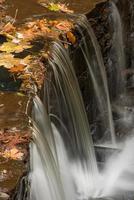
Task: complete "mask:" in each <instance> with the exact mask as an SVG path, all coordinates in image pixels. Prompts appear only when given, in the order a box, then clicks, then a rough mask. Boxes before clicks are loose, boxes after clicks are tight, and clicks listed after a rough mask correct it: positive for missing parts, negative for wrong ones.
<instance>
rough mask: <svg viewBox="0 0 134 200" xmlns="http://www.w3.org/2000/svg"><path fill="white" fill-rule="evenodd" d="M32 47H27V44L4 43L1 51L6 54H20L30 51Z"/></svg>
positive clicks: (0, 48) (0, 47)
mask: <svg viewBox="0 0 134 200" xmlns="http://www.w3.org/2000/svg"><path fill="white" fill-rule="evenodd" d="M31 47H32V46H30V45H26V44H16V43H13V42H4V43H3V44H2V45H1V46H0V51H3V52H6V53H12V52H15V53H20V52H22V51H23V50H24V49H29V48H31Z"/></svg>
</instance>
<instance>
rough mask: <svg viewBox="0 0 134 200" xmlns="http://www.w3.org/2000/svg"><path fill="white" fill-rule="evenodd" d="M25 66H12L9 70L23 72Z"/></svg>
mask: <svg viewBox="0 0 134 200" xmlns="http://www.w3.org/2000/svg"><path fill="white" fill-rule="evenodd" d="M24 68H25V65H22V64H20V65H17V66H14V67H11V68H10V69H9V72H11V73H18V72H23V71H24Z"/></svg>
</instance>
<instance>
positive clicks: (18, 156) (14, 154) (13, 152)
mask: <svg viewBox="0 0 134 200" xmlns="http://www.w3.org/2000/svg"><path fill="white" fill-rule="evenodd" d="M2 156H3V157H4V158H10V159H13V160H22V158H23V156H24V153H22V152H21V151H20V150H19V149H17V148H16V147H14V148H12V149H9V150H7V149H6V150H5V151H4V152H3V153H2Z"/></svg>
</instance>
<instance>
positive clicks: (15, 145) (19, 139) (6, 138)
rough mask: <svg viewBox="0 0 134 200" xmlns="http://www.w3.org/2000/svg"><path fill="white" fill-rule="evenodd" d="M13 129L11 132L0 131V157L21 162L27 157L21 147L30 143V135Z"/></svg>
mask: <svg viewBox="0 0 134 200" xmlns="http://www.w3.org/2000/svg"><path fill="white" fill-rule="evenodd" d="M14 129H15V128H14ZM14 129H13V131H12V130H1V131H0V145H1V150H0V156H2V157H3V158H7V159H8V158H9V159H13V160H22V159H24V158H25V157H26V156H27V151H26V149H25V148H22V147H21V145H22V144H23V145H24V144H28V143H29V142H30V134H29V133H28V132H22V131H19V130H17V129H15V130H14Z"/></svg>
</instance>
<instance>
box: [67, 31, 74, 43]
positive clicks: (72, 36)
mask: <svg viewBox="0 0 134 200" xmlns="http://www.w3.org/2000/svg"><path fill="white" fill-rule="evenodd" d="M67 39H68V40H69V42H71V43H72V44H75V43H76V37H75V36H74V34H73V33H72V32H70V31H69V32H67Z"/></svg>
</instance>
